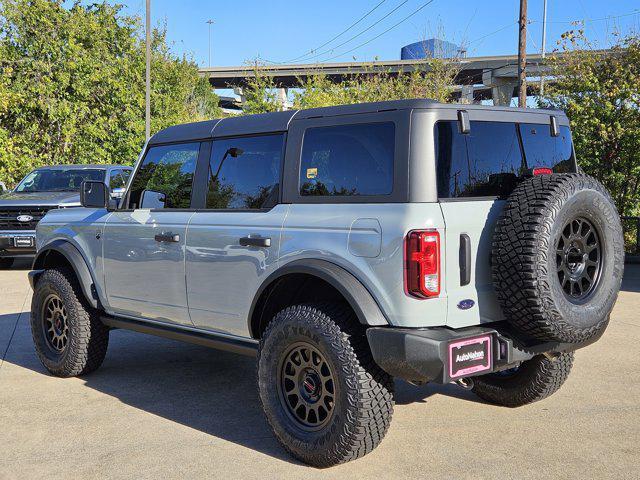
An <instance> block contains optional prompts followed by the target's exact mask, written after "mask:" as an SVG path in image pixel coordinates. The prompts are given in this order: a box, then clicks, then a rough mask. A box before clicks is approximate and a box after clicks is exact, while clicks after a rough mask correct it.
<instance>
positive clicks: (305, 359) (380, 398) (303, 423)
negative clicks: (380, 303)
mask: <svg viewBox="0 0 640 480" xmlns="http://www.w3.org/2000/svg"><path fill="white" fill-rule="evenodd" d="M258 387H259V391H260V400H261V402H262V406H263V409H264V412H265V415H266V417H267V420H268V422H269V424H270V425H271V428H272V429H273V431H274V433H275V435H276V437H277V438H278V440H279V441H280V443H281V444H282V445H283V446H284V448H285V449H286V450H287V451H288V452H290V453H291V454H292V455H293V456H294V457H296V458H297V459H299V460H301V461H303V462H305V463H307V464H309V465H312V466H315V467H320V468H324V467H329V466H332V465H336V464H338V463H343V462H346V461H349V460H353V459H356V458H359V457H362V456H363V455H366V454H367V453H369V452H370V451H372V450H373V449H374V448H375V447H376V446H378V444H379V443H380V442H381V441H382V438H383V437H384V435H385V433H386V432H387V430H388V428H389V424H390V422H391V416H392V414H393V405H394V400H393V379H392V377H391V376H389V375H388V374H387V373H385V372H384V371H382V370H381V369H380V368H379V367H378V366H377V365H376V364H375V363H374V361H373V358H372V356H371V352H370V350H369V345H368V343H367V338H366V334H365V329H364V328H362V326H361V325H360V324H359V323H358V320H357V319H356V318H355V315H354V314H353V312H352V311H351V309H350V308H348V307H346V306H343V305H339V304H330V303H318V304H308V305H296V306H291V307H288V308H286V309H284V310H282V311H281V312H280V313H278V314H277V315H276V316H275V317H274V318H273V320H272V321H271V323H270V324H269V325H268V327H267V329H266V331H265V332H264V335H263V337H262V339H261V341H260V348H259V351H258Z"/></svg>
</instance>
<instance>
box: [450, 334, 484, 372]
mask: <svg viewBox="0 0 640 480" xmlns="http://www.w3.org/2000/svg"><path fill="white" fill-rule="evenodd" d="M491 346H492V342H491V335H483V336H482V337H475V338H468V339H464V340H456V341H455V342H451V343H450V344H449V377H450V378H452V379H454V378H460V377H466V376H469V375H471V374H477V373H479V372H484V371H491V370H492V369H493V363H492V362H493V359H492V358H491V353H492V352H491Z"/></svg>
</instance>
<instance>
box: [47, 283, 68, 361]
mask: <svg viewBox="0 0 640 480" xmlns="http://www.w3.org/2000/svg"><path fill="white" fill-rule="evenodd" d="M41 318H42V329H43V331H44V338H45V340H46V342H47V346H48V347H49V348H51V350H53V352H55V353H58V354H59V353H62V352H64V349H65V348H66V347H67V343H68V342H69V323H68V320H67V318H68V317H67V308H66V307H65V305H64V302H63V301H62V299H61V298H60V297H59V296H58V295H56V294H55V293H52V294H50V295H49V296H48V297H47V298H46V299H45V301H44V302H43V304H42V315H41Z"/></svg>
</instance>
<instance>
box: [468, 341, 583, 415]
mask: <svg viewBox="0 0 640 480" xmlns="http://www.w3.org/2000/svg"><path fill="white" fill-rule="evenodd" d="M572 365H573V352H571V353H560V354H557V356H555V357H551V358H549V357H546V356H544V355H537V356H535V357H533V358H532V359H531V360H527V361H526V362H522V363H521V364H520V365H519V366H518V367H516V368H512V369H510V370H505V371H502V372H496V373H490V374H488V375H482V376H480V377H475V378H474V379H473V380H474V386H473V391H474V392H475V394H476V395H478V396H479V397H480V398H481V399H483V400H485V401H487V402H489V403H495V404H496V405H502V406H505V407H521V406H522V405H527V404H528V403H533V402H537V401H538V400H542V399H543V398H547V397H548V396H549V395H551V394H552V393H555V392H556V391H557V390H558V389H559V388H560V387H561V386H562V384H563V383H564V382H565V380H566V379H567V377H568V376H569V372H570V371H571V366H572Z"/></svg>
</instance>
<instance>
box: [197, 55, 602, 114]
mask: <svg viewBox="0 0 640 480" xmlns="http://www.w3.org/2000/svg"><path fill="white" fill-rule="evenodd" d="M601 52H602V54H604V55H606V54H608V53H609V52H610V51H608V50H601ZM557 55H558V56H559V57H560V58H562V57H563V56H564V55H565V54H563V53H558V54H557ZM449 61H452V62H455V63H456V65H457V67H458V69H459V71H458V74H457V75H456V78H455V84H456V92H459V93H457V94H458V95H460V96H461V97H464V98H465V99H466V100H468V101H480V100H488V99H491V100H493V102H494V104H496V105H508V104H509V103H510V101H511V98H513V97H514V96H517V94H516V87H517V83H518V82H517V72H518V66H517V65H518V56H517V55H497V56H490V57H468V58H461V59H456V60H449ZM260 70H261V72H262V73H263V74H264V75H267V76H269V77H272V78H273V80H274V82H275V84H276V85H278V87H279V88H281V89H283V96H284V95H285V94H286V89H288V88H295V87H299V86H300V81H301V80H304V79H305V78H307V77H309V76H310V75H314V74H319V73H321V74H323V75H325V76H326V77H327V78H328V79H330V80H331V81H333V82H336V83H339V82H341V81H344V80H345V79H347V78H348V77H350V76H352V75H356V74H360V75H375V74H377V73H383V72H387V73H389V74H391V75H397V74H399V73H407V72H412V71H416V70H418V71H428V70H429V63H428V61H425V60H385V61H377V62H343V63H313V64H276V65H267V66H264V67H260ZM550 73H551V71H550V68H549V66H548V65H547V64H546V63H545V59H543V58H542V56H541V55H540V54H529V55H527V77H528V78H530V79H538V78H540V76H542V75H549V74H550ZM200 75H201V76H203V77H205V78H208V79H209V83H210V84H211V86H212V87H214V88H240V89H241V88H242V87H243V86H245V85H246V83H247V79H249V78H251V77H252V76H253V75H254V67H253V66H252V65H244V66H238V67H205V68H201V69H200ZM536 90H537V85H536V84H533V83H531V84H530V88H529V93H534V92H535V91H536Z"/></svg>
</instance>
